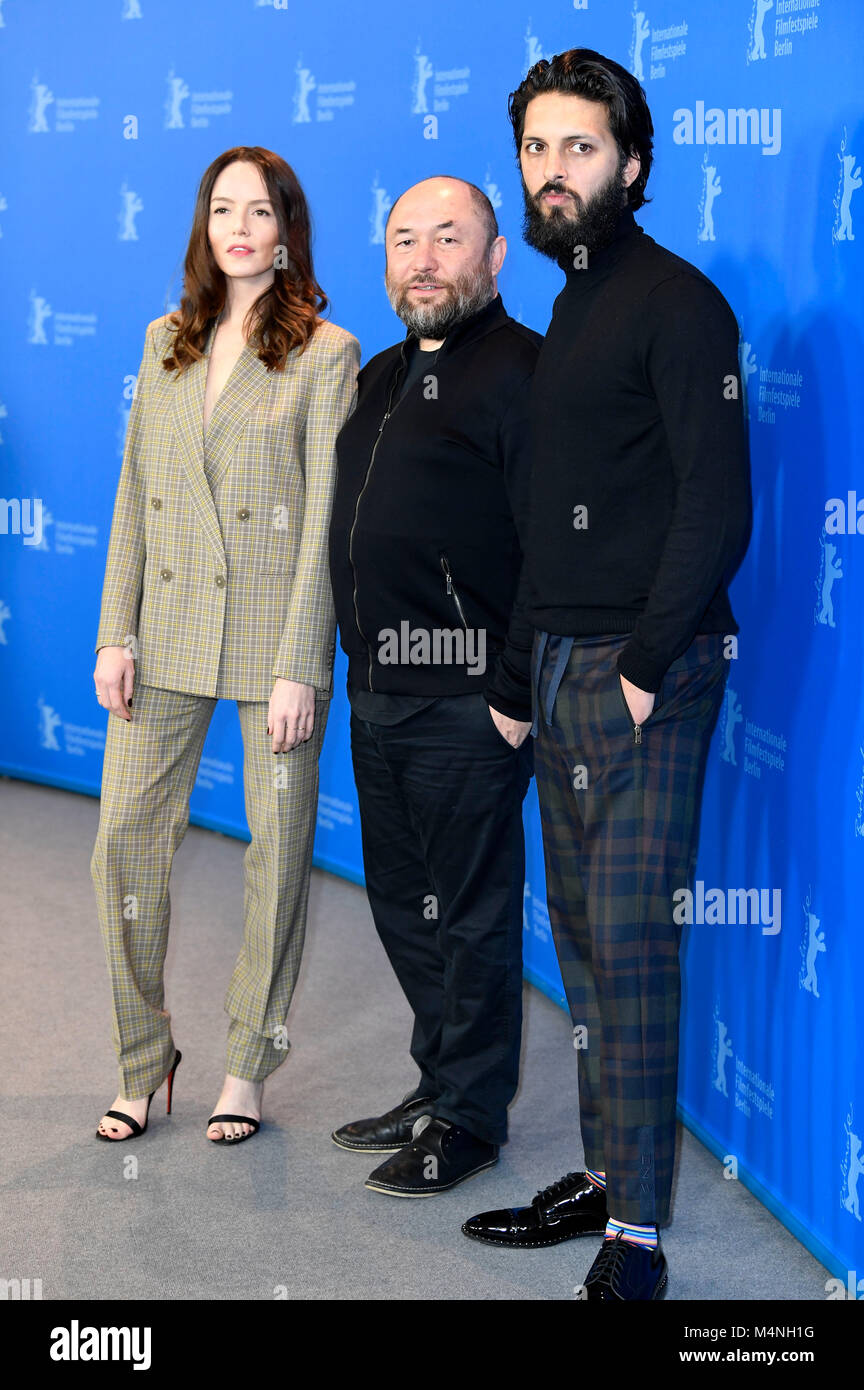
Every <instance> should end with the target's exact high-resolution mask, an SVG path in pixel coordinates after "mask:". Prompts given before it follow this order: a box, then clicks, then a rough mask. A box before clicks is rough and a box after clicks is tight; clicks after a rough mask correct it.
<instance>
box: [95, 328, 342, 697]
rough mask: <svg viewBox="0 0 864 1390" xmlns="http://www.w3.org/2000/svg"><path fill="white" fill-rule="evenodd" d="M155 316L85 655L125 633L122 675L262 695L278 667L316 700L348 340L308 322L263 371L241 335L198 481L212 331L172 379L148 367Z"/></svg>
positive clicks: (329, 663)
mask: <svg viewBox="0 0 864 1390" xmlns="http://www.w3.org/2000/svg"><path fill="white" fill-rule="evenodd" d="M167 317H168V316H167V315H163V316H162V318H159V319H154V321H153V322H152V323H151V324H149V325H148V327H147V334H146V339H145V346H144V356H143V359H142V362H141V367H140V370H139V374H138V379H137V383H136V388H135V394H134V397H133V401H132V407H131V410H130V413H129V425H128V428H127V432H126V443H125V448H124V454H123V467H122V470H121V474H120V483H119V487H118V490H117V498H116V501H115V504H114V516H113V521H112V524H111V538H110V541H109V545H108V558H107V564H106V570H105V583H104V586H103V591H102V610H101V614H100V618H99V631H98V635H97V639H96V650H97V651H98V650H99V648H100V647H104V646H109V645H110V646H126V645H127V643H129V639H130V637H134V638H135V639H136V643H137V659H136V670H135V675H136V681H137V682H140V683H142V684H144V685H153V686H159V687H162V688H164V689H167V690H182V691H186V692H187V693H189V694H193V695H208V696H220V697H225V698H227V699H235V700H268V699H269V698H270V693H271V691H272V689H273V681H274V679H275V678H276V677H277V676H283V677H285V678H286V679H287V680H293V681H302V682H303V683H304V684H306V685H311V686H314V687H315V688H316V690H317V691H318V692H320V693H321V694H324V695H331V694H332V691H333V653H334V647H335V616H334V610H333V596H332V592H331V589H330V577H329V571H328V560H327V533H328V526H329V521H330V508H331V503H332V496H333V486H334V481H335V472H336V454H335V447H334V446H335V440H336V435H337V434H338V432H339V430H340V428H341V427H342V424H343V423H344V421H345V420H346V418H347V417H348V416H349V415H350V414H351V413H352V411H353V409H354V406H355V404H356V400H357V386H356V379H357V371H358V368H359V364H360V345H359V343H358V342H357V339H356V338H354V337H353V336H352V335H351V334H350V333H347V332H346V331H345V330H344V329H342V328H338V327H337V326H336V325H335V324H333V323H329V322H327V321H326V320H320V319H319V322H318V327H317V329H316V331H315V333H314V335H313V337H312V340H311V342H310V343H309V345H308V346H307V348H306V349H305V351H304V352H302V353H300V352H299V351H298V350H297V349H296V348H295V349H294V350H293V351H292V352H291V353H289V354H288V357H287V359H286V364H285V370H284V372H268V370H267V368H266V367H265V365H264V363H263V362H262V361H261V360H260V358H258V357H257V356H256V354H255V351H254V349H252V348H251V347H250V346H249V345H248V344H247V345H246V346H245V347H244V349H243V351H242V352H241V354H240V357H239V358H238V360H237V363H236V365H235V366H234V368H233V370H232V372H231V375H230V377H229V378H228V380H227V382H226V383H225V386H224V387H223V389H222V392H221V394H220V396H219V397H218V399H217V401H216V404H215V406H214V408H213V411H212V414H211V417H210V421H209V424H208V429H207V470H208V471H207V473H206V474H205V471H204V437H203V408H204V386H205V381H206V375H207V366H208V362H209V354H210V348H211V345H212V342H213V337H214V335H215V331H216V330H215V324H214V326H213V327H212V328H211V330H210V336H209V338H208V341H207V346H206V355H205V356H204V358H203V359H202V360H201V361H199V362H196V363H194V364H193V365H192V366H191V367H189V368H187V369H186V371H184V372H183V373H182V374H178V373H177V372H176V371H175V372H167V371H165V369H164V367H163V366H162V358H164V357H167V356H168V354H169V351H170V344H171V336H172V330H171V328H170V327H169V326H168V325H167ZM208 474H209V482H208ZM133 651H136V646H135V644H133Z"/></svg>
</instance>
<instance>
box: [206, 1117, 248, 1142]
mask: <svg viewBox="0 0 864 1390" xmlns="http://www.w3.org/2000/svg"><path fill="white" fill-rule="evenodd" d="M220 1120H233V1121H234V1122H235V1124H238V1125H254V1126H255V1128H254V1129H253V1131H252V1134H257V1133H258V1131H259V1129H260V1128H261V1123H260V1121H259V1120H253V1119H252V1116H251V1115H211V1116H210V1119H209V1120H208V1121H207V1128H208V1129H209V1128H210V1126H211V1125H214V1124H218V1123H219V1121H220ZM252 1134H238V1135H237V1137H236V1138H232V1137H231V1136H230V1135H228V1134H223V1135H222V1138H221V1140H220V1139H210V1135H209V1134H208V1135H207V1138H208V1139H210V1143H211V1144H220V1143H221V1144H242V1143H243V1140H244V1139H251V1138H252Z"/></svg>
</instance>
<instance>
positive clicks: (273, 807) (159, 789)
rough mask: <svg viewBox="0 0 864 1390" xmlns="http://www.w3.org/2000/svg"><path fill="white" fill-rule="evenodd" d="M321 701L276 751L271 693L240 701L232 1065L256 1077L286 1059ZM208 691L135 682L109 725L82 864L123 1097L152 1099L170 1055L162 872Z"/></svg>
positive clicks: (207, 715)
mask: <svg viewBox="0 0 864 1390" xmlns="http://www.w3.org/2000/svg"><path fill="white" fill-rule="evenodd" d="M329 705H330V701H329V699H328V698H327V697H326V696H324V695H317V694H316V697H315V727H314V731H313V734H312V737H311V738H310V739H309V740H307V742H305V743H301V744H300V745H299V746H298V747H297V748H293V749H291V750H290V752H287V753H278V754H274V753H273V751H272V739H271V737H270V735H269V734H268V733H267V712H268V701H266V700H264V701H247V700H238V701H237V708H238V711H239V714H240V727H241V732H242V735H243V786H244V793H245V800H246V816H247V819H248V821H249V829H250V832H251V835H252V841H251V843H250V845H249V847H248V849H247V850H246V855H245V859H244V865H243V867H244V877H245V897H244V919H245V924H244V934H243V944H242V947H241V950H240V954H239V956H238V958H237V963H236V965H235V967H234V973H233V975H232V977H231V982H230V984H229V986H228V993H227V996H226V999H225V1009H226V1012H227V1013H228V1015H229V1018H230V1023H229V1026H228V1046H227V1060H226V1067H225V1069H226V1071H227V1072H229V1073H230V1074H231V1075H232V1076H239V1077H242V1078H244V1079H245V1080H249V1081H263V1079H264V1078H265V1077H266V1076H269V1074H270V1073H271V1072H272V1071H274V1070H275V1069H276V1067H278V1066H279V1065H280V1064H281V1063H282V1062H284V1060H285V1057H286V1056H287V1049H288V1044H287V1042H285V1041H283V1034H282V1033H281V1032H279V1033H277V1030H279V1029H281V1028H282V1027H283V1025H284V1021H285V1016H286V1014H287V1012H288V1006H289V1004H290V1002H291V995H292V993H293V991H294V983H295V980H296V978H297V973H298V971H299V968H300V957H301V954H302V951H303V941H304V937H305V931H306V907H307V901H308V895H309V874H310V869H311V865H312V845H313V840H314V835H315V820H316V810H317V802H318V756H319V754H320V751H321V745H322V743H323V740H324V731H325V728H326V724H327V715H328V713H329ZM215 707H216V700H215V699H211V698H209V697H206V696H200V695H188V694H184V693H182V692H179V691H175V690H162V689H158V688H156V687H155V686H147V685H137V684H136V686H135V694H134V698H133V705H132V719H131V721H129V722H126V721H125V720H121V719H118V718H116V717H115V716H112V717H110V718H109V720H108V734H107V739H106V743H105V761H104V765H103V772H102V802H101V810H100V816H99V831H98V834H97V837H96V845H95V848H94V850H93V856H92V859H91V863H90V869H91V873H92V876H93V882H94V886H95V889H96V899H97V905H98V912H99V924H100V927H101V930H102V937H103V941H104V944H105V954H106V959H107V963H108V974H109V977H110V981H111V993H112V1002H113V1011H112V1024H113V1026H112V1036H113V1039H114V1046H115V1049H116V1052H117V1060H118V1064H119V1081H120V1084H119V1089H120V1094H121V1095H123V1096H126V1097H127V1099H129V1100H135V1099H136V1098H138V1097H140V1096H146V1095H149V1093H150V1092H151V1091H153V1090H155V1089H156V1087H157V1086H158V1085H159V1084H160V1083H161V1082H162V1081H163V1080H164V1078H165V1076H166V1075H167V1073H168V1071H169V1069H170V1067H171V1063H172V1061H173V1060H174V1052H175V1046H174V1039H173V1036H172V1031H171V1017H170V1014H169V1013H168V1012H167V1011H166V1010H165V1008H164V1001H165V991H164V982H163V973H162V968H163V963H164V960H165V952H166V949H167V945H168V925H169V916H170V898H169V893H168V881H169V876H170V872H171V864H172V860H173V858H174V852H175V850H176V849H177V846H178V845H179V844H180V842H181V841H182V839H183V837H184V835H185V834H186V829H187V827H188V824H189V797H190V795H191V793H192V787H193V785H194V782H195V777H196V774H197V771H198V764H199V762H200V760H201V752H202V749H203V747H204V739H205V737H206V734H207V729H208V726H209V724H210V719H211V717H212V714H213V710H214V709H215Z"/></svg>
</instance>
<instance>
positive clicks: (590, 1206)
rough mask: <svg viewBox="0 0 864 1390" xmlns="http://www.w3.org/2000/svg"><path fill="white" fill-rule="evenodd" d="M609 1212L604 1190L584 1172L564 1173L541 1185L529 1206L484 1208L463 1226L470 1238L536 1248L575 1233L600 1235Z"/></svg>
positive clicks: (493, 1243) (520, 1247)
mask: <svg viewBox="0 0 864 1390" xmlns="http://www.w3.org/2000/svg"><path fill="white" fill-rule="evenodd" d="M608 1219H609V1213H608V1212H607V1210H606V1193H605V1192H604V1191H603V1189H602V1188H600V1187H598V1186H597V1184H596V1183H593V1182H592V1181H591V1179H590V1178H588V1177H586V1175H585V1174H584V1173H567V1174H566V1176H565V1177H563V1178H559V1180H558V1182H553V1183H551V1184H550V1186H549V1187H544V1188H543V1190H542V1191H541V1192H538V1193H537V1196H536V1197H535V1198H534V1199H533V1201H532V1203H531V1205H530V1207H509V1208H508V1209H506V1210H504V1211H483V1212H481V1213H480V1215H479V1216H472V1217H471V1218H470V1219H469V1220H468V1221H466V1222H465V1224H464V1225H463V1227H462V1230H463V1233H464V1234H465V1235H466V1236H470V1237H471V1239H472V1240H483V1241H486V1242H487V1244H489V1245H511V1246H514V1247H517V1248H519V1249H522V1250H538V1249H540V1247H541V1246H544V1245H558V1243H559V1242H560V1241H562V1240H573V1239H574V1237H576V1236H601V1235H602V1234H603V1232H604V1231H605V1230H606V1222H607V1221H608Z"/></svg>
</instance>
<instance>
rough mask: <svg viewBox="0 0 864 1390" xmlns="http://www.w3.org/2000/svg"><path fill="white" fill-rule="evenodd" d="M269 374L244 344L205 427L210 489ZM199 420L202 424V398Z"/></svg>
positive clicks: (218, 476)
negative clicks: (200, 419)
mask: <svg viewBox="0 0 864 1390" xmlns="http://www.w3.org/2000/svg"><path fill="white" fill-rule="evenodd" d="M211 341H212V340H211ZM208 355H209V354H208ZM272 375H273V374H272V372H268V370H267V368H266V367H265V365H264V363H263V362H262V361H261V359H260V357H258V355H257V354H256V353H255V352H254V350H253V349H252V348H250V347H249V345H248V344H247V345H246V346H245V347H244V348H243V351H242V352H241V353H240V356H239V357H238V358H237V361H236V362H235V364H234V367H233V368H232V371H231V375H230V376H229V378H228V380H227V381H226V382H225V385H224V386H223V388H222V390H221V392H220V394H219V397H218V399H217V401H216V404H215V405H214V407H213V411H212V413H211V415H210V420H209V424H208V427H207V435H206V444H207V467H208V472H209V474H210V482H211V484H212V486H213V487H215V486H216V484H217V483H218V482H219V480H220V478H221V477H222V475H223V473H224V472H225V470H226V468H227V467H228V465H229V464H230V462H231V459H232V458H233V456H234V449H235V446H236V445H237V442H238V440H239V439H240V436H241V435H242V433H243V431H244V429H245V428H246V423H247V420H248V418H249V415H250V413H251V411H252V409H253V408H254V406H256V405H257V403H258V401H259V400H260V398H261V396H262V394H263V392H264V390H265V389H266V387H267V385H268V383H269V382H270V380H271V379H272ZM201 418H202V421H203V396H202V417H201ZM202 467H203V448H202Z"/></svg>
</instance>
